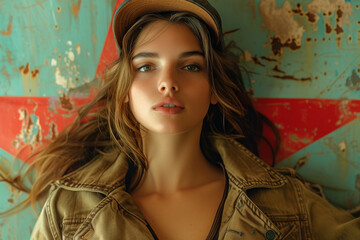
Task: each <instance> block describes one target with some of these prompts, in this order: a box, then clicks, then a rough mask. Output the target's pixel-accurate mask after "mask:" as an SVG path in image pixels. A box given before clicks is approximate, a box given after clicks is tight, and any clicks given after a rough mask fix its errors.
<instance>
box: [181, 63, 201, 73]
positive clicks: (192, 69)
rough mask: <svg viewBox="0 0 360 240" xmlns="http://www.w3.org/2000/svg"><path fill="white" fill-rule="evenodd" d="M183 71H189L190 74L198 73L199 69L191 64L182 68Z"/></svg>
mask: <svg viewBox="0 0 360 240" xmlns="http://www.w3.org/2000/svg"><path fill="white" fill-rule="evenodd" d="M183 69H185V70H187V71H190V72H199V71H200V70H201V67H200V66H199V65H196V64H191V65H187V66H185V67H183Z"/></svg>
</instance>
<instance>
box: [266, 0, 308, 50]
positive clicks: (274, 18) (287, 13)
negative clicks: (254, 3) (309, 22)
mask: <svg viewBox="0 0 360 240" xmlns="http://www.w3.org/2000/svg"><path fill="white" fill-rule="evenodd" d="M259 10H260V14H261V16H262V18H263V19H264V21H265V25H266V27H267V28H268V29H269V31H271V32H273V33H275V36H276V37H278V38H279V39H280V41H281V43H282V44H285V43H286V42H287V41H288V40H292V39H294V40H295V43H296V45H297V46H301V40H302V36H303V33H304V32H305V29H304V27H303V26H300V24H299V23H298V22H297V21H296V20H295V19H294V15H293V14H292V7H291V3H290V2H289V1H285V2H284V3H283V5H282V6H281V7H280V8H278V7H277V6H276V0H261V1H260V3H259Z"/></svg>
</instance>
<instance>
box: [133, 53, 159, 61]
mask: <svg viewBox="0 0 360 240" xmlns="http://www.w3.org/2000/svg"><path fill="white" fill-rule="evenodd" d="M135 58H159V54H157V53H154V52H141V53H138V54H136V55H135V56H133V57H132V60H134V59H135Z"/></svg>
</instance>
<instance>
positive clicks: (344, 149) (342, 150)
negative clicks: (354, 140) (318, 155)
mask: <svg viewBox="0 0 360 240" xmlns="http://www.w3.org/2000/svg"><path fill="white" fill-rule="evenodd" d="M339 148H340V150H341V152H343V153H345V152H346V142H345V141H344V140H343V141H342V142H341V143H339Z"/></svg>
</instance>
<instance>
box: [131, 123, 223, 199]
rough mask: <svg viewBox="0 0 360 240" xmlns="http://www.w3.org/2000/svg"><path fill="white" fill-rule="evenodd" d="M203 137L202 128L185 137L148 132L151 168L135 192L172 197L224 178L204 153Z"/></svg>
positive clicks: (147, 152) (146, 140) (145, 137)
mask: <svg viewBox="0 0 360 240" xmlns="http://www.w3.org/2000/svg"><path fill="white" fill-rule="evenodd" d="M200 134H201V128H199V129H196V130H194V131H190V132H186V133H181V134H154V133H144V134H143V144H144V153H145V156H146V157H147V159H148V162H149V169H148V171H147V172H146V173H145V175H144V178H143V180H142V181H141V183H140V184H139V186H138V187H137V189H135V191H134V193H136V194H140V195H148V194H160V195H168V194H172V193H175V192H178V191H182V190H187V189H193V188H196V187H201V186H203V185H205V184H208V183H210V182H212V181H216V180H218V179H219V177H220V178H221V177H222V172H221V170H219V169H218V168H216V167H215V166H213V165H212V164H211V163H209V161H207V160H206V158H205V157H204V155H203V153H202V151H201V148H200Z"/></svg>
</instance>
